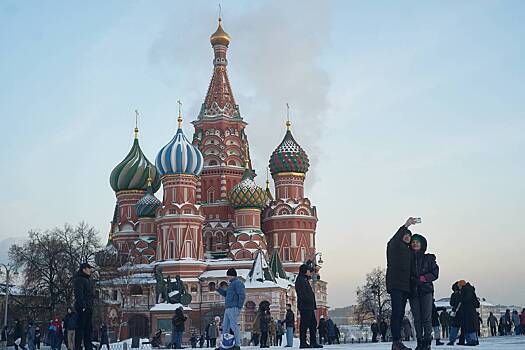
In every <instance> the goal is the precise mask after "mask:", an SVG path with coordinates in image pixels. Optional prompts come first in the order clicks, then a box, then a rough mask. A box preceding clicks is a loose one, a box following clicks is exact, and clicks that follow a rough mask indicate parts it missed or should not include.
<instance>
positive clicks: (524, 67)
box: [0, 0, 525, 307]
mask: <svg viewBox="0 0 525 350" xmlns="http://www.w3.org/2000/svg"><path fill="white" fill-rule="evenodd" d="M217 8H218V2H212V1H195V2H192V3H181V2H173V1H156V2H154V3H151V2H148V1H136V2H132V3H130V2H125V1H104V2H102V1H98V2H90V3H71V2H66V1H55V2H52V3H47V2H46V3H42V2H38V1H27V2H18V1H14V0H5V1H3V2H2V3H0V45H1V47H0V77H2V82H3V84H2V85H1V86H0V120H1V125H2V126H3V128H4V132H3V137H2V141H1V145H2V151H1V152H0V162H1V163H2V164H3V165H4V167H3V169H4V171H2V172H1V173H0V180H1V182H2V183H4V184H5V185H6V186H5V188H4V190H3V191H2V193H1V194H0V199H1V200H0V220H1V222H2V223H3V227H2V231H1V232H0V242H2V243H3V244H0V247H1V249H0V258H1V257H2V256H4V257H5V251H6V246H8V244H11V243H12V242H16V241H17V240H19V239H21V238H23V237H24V236H25V235H26V234H27V232H28V231H29V230H30V229H34V228H39V229H51V228H53V227H55V226H62V225H63V224H64V223H66V222H67V223H71V224H73V225H76V224H77V223H78V222H80V221H86V222H87V223H88V224H90V225H92V226H94V227H96V228H97V229H98V230H99V231H100V235H101V240H102V241H105V240H106V239H107V232H108V230H109V222H110V220H111V217H112V214H113V207H114V204H115V197H114V193H113V191H112V189H111V187H110V186H109V174H110V172H111V170H112V169H113V167H114V166H115V165H116V164H118V163H119V162H120V161H121V160H122V159H123V158H124V157H125V156H126V154H127V152H128V151H129V149H130V147H131V144H132V141H133V139H132V138H133V136H132V129H133V127H134V113H133V111H134V110H135V109H138V110H139V111H140V115H141V117H140V120H139V128H140V136H139V137H140V144H141V147H142V150H143V151H144V153H145V154H146V156H147V157H148V159H149V160H150V161H153V160H154V158H155V156H156V154H157V152H158V150H160V148H161V147H162V146H163V145H165V144H166V143H167V142H168V141H169V140H170V139H171V137H172V136H173V134H174V132H175V130H176V110H177V104H176V101H177V100H178V99H181V100H183V116H184V124H183V125H184V130H185V133H186V135H187V136H191V135H192V134H193V132H192V127H191V124H190V123H191V121H193V120H195V119H196V116H197V113H198V111H199V109H200V105H201V103H202V101H203V99H204V96H205V94H206V91H207V88H208V84H209V80H210V78H211V73H212V55H213V53H212V49H211V46H210V43H209V36H210V34H211V33H212V32H213V31H214V30H215V29H216V26H217V21H216V19H217V12H218V11H217ZM222 9H223V10H222V13H223V19H224V22H223V24H224V29H225V30H226V31H227V32H228V33H229V34H230V36H231V45H230V49H229V52H228V60H229V64H228V71H229V78H230V82H231V85H232V89H233V93H234V96H235V99H236V102H237V103H238V104H239V106H240V111H241V115H242V116H243V118H244V120H245V121H246V122H247V123H248V126H247V129H246V133H247V135H248V139H249V141H250V151H251V156H252V160H253V165H254V167H255V170H256V171H257V173H258V174H259V176H258V177H257V179H256V181H257V182H258V183H259V184H260V185H264V180H265V178H264V177H265V176H264V174H265V167H266V166H267V164H268V159H269V156H270V154H271V152H272V151H273V149H274V148H275V147H276V146H277V145H278V144H279V142H280V141H281V139H282V137H283V135H284V132H285V127H284V122H285V118H286V108H285V103H287V102H288V103H290V105H291V118H292V123H293V125H292V131H293V134H294V137H295V138H296V140H297V141H298V142H299V143H300V144H301V146H303V148H304V149H305V150H306V151H307V153H308V155H309V157H310V160H311V169H310V171H309V173H308V174H307V178H306V189H305V194H306V196H307V197H308V198H310V199H311V201H312V203H313V204H314V205H315V206H317V210H318V216H319V224H318V230H317V236H316V242H317V248H318V250H319V251H321V252H322V253H323V260H324V261H325V263H324V267H323V270H322V276H323V279H325V280H326V281H328V298H329V303H330V305H331V306H332V307H340V306H347V305H350V304H352V303H354V302H355V289H356V287H357V286H358V285H359V284H361V283H362V282H363V281H364V278H365V275H366V273H368V272H369V271H371V270H372V269H373V268H375V267H377V266H382V267H384V266H385V264H386V258H385V249H386V243H387V241H388V240H389V239H390V237H391V236H392V235H393V234H394V233H395V231H396V230H397V228H398V227H399V226H400V225H402V224H403V223H404V222H405V220H406V218H407V217H408V216H420V217H422V219H423V222H422V224H421V225H417V226H416V227H415V228H414V229H413V231H414V232H419V233H422V234H424V235H425V236H426V237H427V239H428V242H429V251H430V252H432V253H434V254H436V256H437V261H438V264H439V265H440V268H441V275H440V279H439V280H438V281H437V283H436V299H438V298H442V297H448V296H449V295H450V286H451V285H452V283H453V282H454V281H455V280H458V279H466V280H469V281H471V282H472V283H473V284H474V285H475V286H476V291H477V294H478V296H480V297H484V298H487V299H488V300H489V301H490V302H493V303H501V304H517V305H525V293H523V291H524V290H525V280H524V279H523V278H520V277H519V276H520V271H521V269H520V267H521V266H522V265H523V256H524V253H523V249H524V247H525V238H524V235H523V228H522V224H521V220H520V219H519V217H521V215H523V212H524V210H525V182H524V181H523V179H524V178H525V166H524V163H523V161H519V159H522V156H523V155H522V151H523V150H524V147H525V137H524V136H523V130H525V115H524V110H525V109H524V107H525V88H524V84H525V63H524V62H523V57H524V54H525V52H524V51H525V50H524V42H523V40H522V39H523V37H525V27H524V26H523V25H522V23H523V19H524V16H523V13H525V11H524V10H525V3H522V2H519V1H506V2H492V1H463V2H454V1H444V2H439V3H438V2H426V3H420V2H413V1H400V2H396V3H390V2H383V1H379V2H358V1H348V2H347V1H326V2H323V3H322V4H320V3H319V2H314V1H288V2H278V1H264V2H263V1H254V2H243V1H223V2H222ZM159 196H160V192H157V197H159ZM6 242H7V243H6Z"/></svg>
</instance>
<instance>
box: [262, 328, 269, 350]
mask: <svg viewBox="0 0 525 350" xmlns="http://www.w3.org/2000/svg"><path fill="white" fill-rule="evenodd" d="M267 347H268V331H262V332H261V348H267Z"/></svg>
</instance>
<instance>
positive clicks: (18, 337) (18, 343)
mask: <svg viewBox="0 0 525 350" xmlns="http://www.w3.org/2000/svg"><path fill="white" fill-rule="evenodd" d="M13 338H14V339H15V344H14V345H15V350H18V349H19V348H20V349H25V347H24V345H23V339H24V334H23V328H22V323H20V320H15V326H14V330H13Z"/></svg>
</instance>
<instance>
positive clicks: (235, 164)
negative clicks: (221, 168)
mask: <svg viewBox="0 0 525 350" xmlns="http://www.w3.org/2000/svg"><path fill="white" fill-rule="evenodd" d="M228 165H231V166H237V163H236V162H235V161H234V160H233V159H232V160H230V161H229V162H228Z"/></svg>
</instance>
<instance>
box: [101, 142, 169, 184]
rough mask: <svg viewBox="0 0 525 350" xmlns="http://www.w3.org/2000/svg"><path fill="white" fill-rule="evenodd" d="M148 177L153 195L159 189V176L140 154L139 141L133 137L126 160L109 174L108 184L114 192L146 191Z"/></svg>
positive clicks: (142, 154)
mask: <svg viewBox="0 0 525 350" xmlns="http://www.w3.org/2000/svg"><path fill="white" fill-rule="evenodd" d="M150 172H151V174H150ZM149 176H151V178H152V179H153V180H152V188H153V192H154V193H155V192H157V190H158V189H159V188H160V175H159V173H158V172H157V169H156V168H155V165H153V164H152V163H151V162H150V161H149V160H148V159H147V158H146V156H145V155H144V153H142V150H141V149H140V145H139V140H138V138H137V137H135V140H134V141H133V147H131V150H130V151H129V153H128V155H127V156H126V158H124V160H123V161H122V162H120V163H119V164H118V165H117V166H116V167H115V169H113V171H112V172H111V175H110V177H109V183H110V185H111V188H113V191H115V192H119V191H129V190H146V189H147V188H148V177H149Z"/></svg>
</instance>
